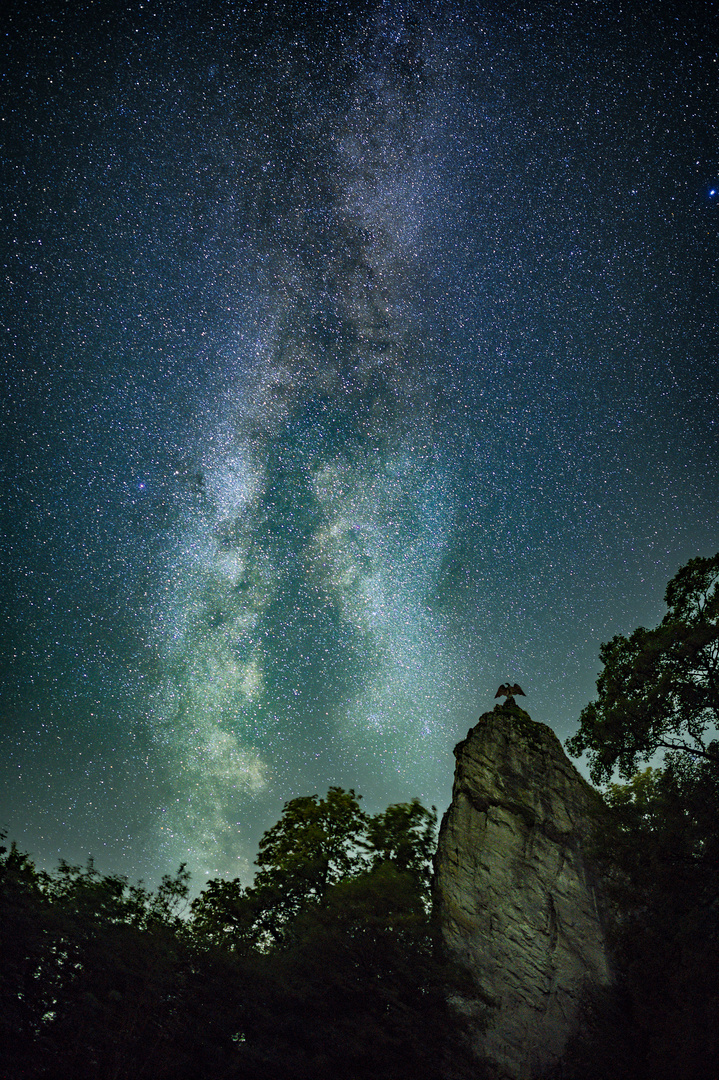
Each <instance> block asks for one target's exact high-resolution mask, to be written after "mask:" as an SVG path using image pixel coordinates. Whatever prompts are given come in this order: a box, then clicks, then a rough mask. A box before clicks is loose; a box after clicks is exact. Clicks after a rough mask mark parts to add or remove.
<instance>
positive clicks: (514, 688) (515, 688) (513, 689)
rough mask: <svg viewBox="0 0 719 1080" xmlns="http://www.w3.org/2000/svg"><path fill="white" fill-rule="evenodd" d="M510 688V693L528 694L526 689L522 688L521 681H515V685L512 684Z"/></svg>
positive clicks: (524, 695)
mask: <svg viewBox="0 0 719 1080" xmlns="http://www.w3.org/2000/svg"><path fill="white" fill-rule="evenodd" d="M509 690H510V693H512V694H521V695H522V697H526V696H527V695H526V694H525V692H524V690H522V687H521V686H520V685H519V683H515V684H514V686H510V687H509Z"/></svg>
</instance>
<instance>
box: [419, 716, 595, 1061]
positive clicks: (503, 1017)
mask: <svg viewBox="0 0 719 1080" xmlns="http://www.w3.org/2000/svg"><path fill="white" fill-rule="evenodd" d="M454 753H455V756H456V759H457V765H456V770H455V779H454V788H453V792H452V803H451V805H450V807H449V809H448V810H447V812H446V814H445V815H444V818H443V819H442V825H441V828H440V834H439V844H438V849H437V855H436V860H435V886H434V887H435V904H436V907H437V912H438V915H439V919H440V924H441V927H442V933H443V936H444V940H445V944H446V946H447V948H448V951H449V953H450V955H452V956H453V957H454V959H455V960H456V961H458V962H459V963H460V964H461V965H462V967H464V968H465V969H466V971H467V973H468V975H469V977H470V983H471V984H472V987H473V992H468V991H467V990H464V991H462V993H461V994H460V995H458V996H457V997H456V999H455V1001H454V1004H455V1006H456V1007H457V1008H458V1009H460V1010H461V1011H462V1012H463V1013H465V1015H466V1016H467V1017H468V1019H469V1023H470V1030H471V1032H472V1049H473V1052H474V1053H475V1054H476V1056H477V1058H478V1059H479V1060H483V1061H486V1062H488V1063H489V1067H490V1072H491V1074H492V1075H493V1076H494V1077H495V1078H496V1080H539V1078H540V1077H544V1076H548V1075H549V1074H550V1073H551V1072H552V1071H553V1070H555V1069H556V1067H557V1065H558V1063H559V1061H560V1059H561V1057H562V1054H563V1053H564V1050H565V1048H566V1046H567V1043H568V1041H569V1039H570V1038H571V1037H572V1035H573V1034H574V1033H575V1031H576V1029H577V1026H578V1024H579V1023H580V1015H581V1005H582V1000H583V998H584V997H585V995H586V993H587V991H588V990H590V989H596V988H597V987H604V986H607V985H609V984H610V982H611V971H610V964H609V959H608V953H607V948H606V944H605V937H604V930H603V925H602V914H601V902H600V900H599V897H598V893H597V888H596V881H595V878H594V875H593V871H592V866H591V859H590V857H589V855H588V853H587V848H588V844H589V842H590V841H591V836H592V834H593V831H594V830H595V829H597V828H600V827H601V821H602V817H603V805H604V804H603V803H602V800H601V798H600V797H599V795H598V794H597V792H596V791H594V789H593V788H592V787H590V785H589V784H588V783H587V782H586V781H585V780H584V779H583V777H582V776H580V774H579V773H578V772H577V770H576V769H575V767H574V766H573V765H572V763H571V762H570V761H569V759H568V757H567V756H566V754H565V753H564V750H563V749H562V746H561V744H560V742H559V740H558V739H557V737H556V735H555V734H554V732H553V731H552V730H551V729H550V728H548V727H547V726H546V725H544V724H538V723H535V722H534V721H532V720H531V719H530V717H529V715H528V714H527V713H526V712H524V711H523V710H522V709H520V708H519V707H518V706H516V705H514V704H509V703H508V704H505V705H497V706H496V707H495V709H494V711H493V712H488V713H484V715H483V716H481V717H480V719H479V722H478V723H477V725H476V726H475V727H474V728H472V729H471V731H470V732H469V734H468V735H467V738H466V739H465V740H464V741H463V742H460V743H459V744H458V745H457V746H456V747H455V751H454Z"/></svg>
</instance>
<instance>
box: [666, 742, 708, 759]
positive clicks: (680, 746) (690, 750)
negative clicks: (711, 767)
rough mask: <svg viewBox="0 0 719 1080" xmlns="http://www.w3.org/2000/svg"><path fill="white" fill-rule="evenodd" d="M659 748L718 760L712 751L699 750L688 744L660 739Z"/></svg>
mask: <svg viewBox="0 0 719 1080" xmlns="http://www.w3.org/2000/svg"><path fill="white" fill-rule="evenodd" d="M657 746H663V747H664V748H665V750H683V751H684V752H685V753H687V754H698V755H699V757H704V758H707V759H708V760H709V761H716V760H717V755H716V754H714V753H712V752H711V751H710V750H699V749H698V748H697V747H696V746H689V745H688V744H687V743H670V742H664V741H663V740H662V739H659V740H658V741H657Z"/></svg>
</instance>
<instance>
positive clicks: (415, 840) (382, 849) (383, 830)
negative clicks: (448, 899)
mask: <svg viewBox="0 0 719 1080" xmlns="http://www.w3.org/2000/svg"><path fill="white" fill-rule="evenodd" d="M436 832H437V811H436V809H435V807H434V806H433V807H432V809H431V810H427V809H425V807H424V806H422V803H421V802H420V801H419V799H412V801H411V802H408V803H394V804H393V805H392V806H388V807H387V809H386V810H385V811H384V812H383V813H380V814H375V815H374V817H371V818H369V819H368V821H367V841H366V846H367V851H368V853H369V855H370V865H371V867H372V869H377V868H378V867H379V866H381V865H382V864H383V863H390V864H391V865H392V866H393V867H394V868H395V869H396V870H398V871H399V872H400V873H403V874H409V875H410V877H412V878H413V880H414V881H415V882H416V884H417V886H418V887H419V890H420V893H421V894H422V895H423V897H424V898H425V899H426V900H428V899H429V890H430V884H431V880H432V856H433V855H434V852H435V848H436V846H437V836H436Z"/></svg>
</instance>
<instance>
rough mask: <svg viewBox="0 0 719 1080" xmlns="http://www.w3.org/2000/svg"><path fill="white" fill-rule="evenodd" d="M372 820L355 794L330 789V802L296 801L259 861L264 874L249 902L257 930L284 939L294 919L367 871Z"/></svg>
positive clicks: (270, 833)
mask: <svg viewBox="0 0 719 1080" xmlns="http://www.w3.org/2000/svg"><path fill="white" fill-rule="evenodd" d="M366 824H367V815H366V814H365V813H364V811H363V810H362V809H361V808H360V805H359V800H358V798H357V796H356V795H355V793H354V791H352V790H350V791H343V789H342V788H340V787H331V788H330V789H329V791H328V792H327V797H326V798H324V799H320V798H319V796H317V795H309V796H303V797H302V798H299V799H292V800H291V801H290V802H288V803H286V804H285V807H284V809H283V811H282V817H281V818H280V820H279V821H278V822H277V823H276V824H275V825H273V826H272V828H271V829H268V830H267V832H266V833H265V834H264V836H263V837H262V839H261V840H260V844H259V854H258V856H257V858H256V859H255V862H256V864H257V866H259V871H258V872H257V875H256V877H255V882H254V886H253V887H252V889H249V890H247V894H246V895H247V899H248V901H249V903H250V904H254V905H255V907H256V919H257V922H258V926H259V927H260V928H261V930H262V931H264V933H265V934H267V935H269V936H270V938H271V939H272V940H274V941H277V940H280V939H281V938H282V936H283V934H284V932H285V930H286V928H287V926H288V924H289V922H290V921H291V919H293V918H294V917H295V916H297V915H298V914H299V913H300V912H301V911H302V910H304V908H306V907H307V906H308V905H310V904H318V903H321V902H322V900H323V899H324V896H325V894H326V892H327V890H328V889H329V888H330V887H331V886H333V885H336V884H337V883H338V882H339V881H342V880H343V879H344V878H346V877H349V876H351V875H352V874H356V873H359V872H360V871H361V870H362V869H363V868H364V867H363V853H362V847H361V846H360V845H361V840H362V837H363V834H364V831H365V828H366Z"/></svg>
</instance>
